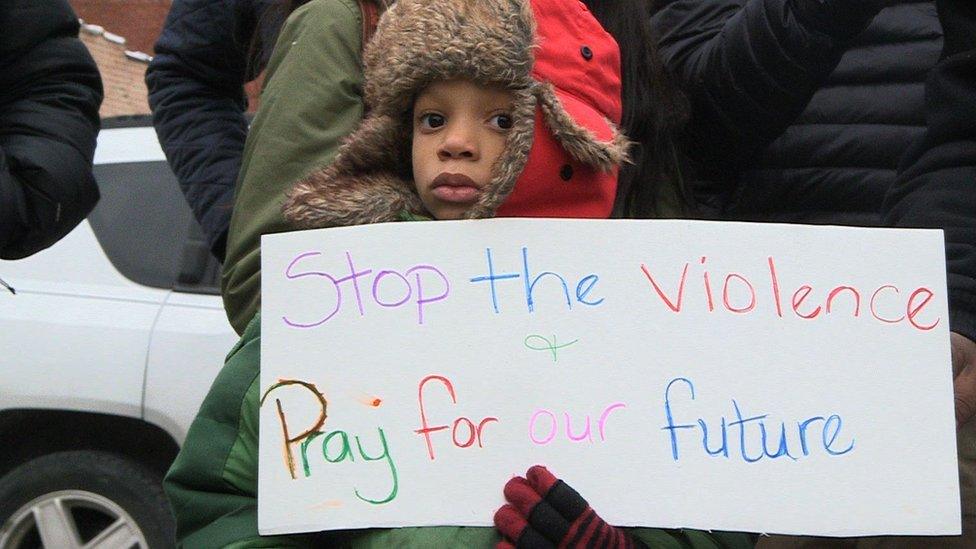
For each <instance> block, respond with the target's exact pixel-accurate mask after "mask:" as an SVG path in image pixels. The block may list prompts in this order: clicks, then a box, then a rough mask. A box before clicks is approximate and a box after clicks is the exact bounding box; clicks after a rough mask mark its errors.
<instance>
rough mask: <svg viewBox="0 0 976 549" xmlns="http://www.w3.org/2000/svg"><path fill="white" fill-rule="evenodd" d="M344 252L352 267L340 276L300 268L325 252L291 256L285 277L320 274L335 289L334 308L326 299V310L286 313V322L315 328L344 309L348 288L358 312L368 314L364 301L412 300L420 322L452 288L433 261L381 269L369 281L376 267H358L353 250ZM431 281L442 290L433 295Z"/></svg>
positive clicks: (390, 305) (395, 302)
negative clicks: (300, 316) (307, 315)
mask: <svg viewBox="0 0 976 549" xmlns="http://www.w3.org/2000/svg"><path fill="white" fill-rule="evenodd" d="M345 254H346V264H347V265H348V267H349V270H348V272H343V273H341V276H335V275H333V274H332V273H327V272H324V271H313V270H304V269H302V268H301V264H302V263H303V262H304V261H305V260H307V259H309V258H312V257H318V256H320V255H322V252H304V253H301V254H298V255H297V256H295V259H293V260H291V263H289V264H288V267H287V268H285V278H287V279H288V280H298V279H301V278H306V277H318V278H319V279H321V281H322V283H323V284H324V286H325V287H326V288H327V289H331V291H333V292H335V300H334V303H335V305H334V306H333V307H332V309H331V310H328V307H329V305H328V304H329V303H331V302H330V301H325V303H326V304H327V305H326V307H325V309H326V310H323V311H322V312H321V313H320V314H319V315H317V316H316V317H314V319H313V320H296V319H294V318H290V317H289V316H287V315H284V316H282V317H281V319H282V320H283V321H284V322H285V324H287V325H288V326H291V327H293V328H315V327H317V326H321V325H322V324H325V323H326V322H328V321H329V320H331V319H332V317H334V316H335V315H337V314H339V312H340V311H341V310H342V309H343V297H344V296H345V297H348V293H349V292H352V295H353V297H355V298H356V308H357V310H358V311H359V316H366V305H365V303H364V301H365V302H370V301H372V303H374V304H376V305H379V306H380V307H385V308H398V307H401V306H403V305H406V304H407V303H408V302H412V303H414V304H416V307H417V323H418V324H423V323H424V307H425V306H426V305H427V304H428V303H434V302H437V301H441V300H443V299H447V296H448V294H449V293H450V291H451V284H450V282H448V280H447V277H446V276H445V275H444V273H443V272H441V270H440V269H438V268H437V267H434V266H432V265H414V266H413V267H410V268H409V269H407V270H406V271H404V272H403V273H401V272H399V271H397V270H394V269H381V270H378V271H376V274H375V275H373V281H372V284H371V285H370V284H369V282H368V279H367V278H368V277H369V275H372V274H373V272H374V270H373V269H361V270H359V269H357V268H356V264H355V263H354V262H353V259H352V254H350V253H349V252H346V253H345ZM364 277H367V278H364ZM360 279H363V285H364V287H363V288H361V287H360ZM432 284H433V287H434V288H439V289H440V293H439V294H437V295H431V292H430V288H431V287H432ZM391 296H396V298H395V299H391V298H390V297H391Z"/></svg>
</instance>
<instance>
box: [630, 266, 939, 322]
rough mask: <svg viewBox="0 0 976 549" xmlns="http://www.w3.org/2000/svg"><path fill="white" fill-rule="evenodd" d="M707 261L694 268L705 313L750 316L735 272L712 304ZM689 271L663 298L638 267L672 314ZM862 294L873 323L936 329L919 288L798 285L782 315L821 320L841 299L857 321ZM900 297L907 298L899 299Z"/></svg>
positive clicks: (750, 303) (754, 297)
mask: <svg viewBox="0 0 976 549" xmlns="http://www.w3.org/2000/svg"><path fill="white" fill-rule="evenodd" d="M707 260H708V258H707V257H706V256H702V257H701V259H700V260H699V263H700V264H701V265H702V271H701V277H702V292H703V293H704V298H705V299H704V303H705V306H706V307H707V308H708V311H709V312H714V311H715V309H716V308H718V306H717V305H716V302H719V303H721V307H722V308H724V309H725V310H726V311H728V312H730V313H733V314H748V313H752V312H753V311H755V310H756V309H757V307H758V305H759V303H760V301H761V300H760V298H759V295H760V293H759V292H758V291H757V290H756V284H754V283H753V281H752V280H750V279H749V278H747V277H746V276H745V275H743V274H741V273H734V272H730V273H727V274H726V275H725V278H724V281H723V283H722V284H721V291H722V293H721V300H717V299H716V296H715V292H714V290H713V288H712V278H711V273H709V271H708V270H707V269H706V268H705V263H706V262H707ZM766 264H767V271H768V273H769V286H768V290H769V298H770V300H769V302H770V303H772V305H773V306H774V307H775V314H776V316H778V317H780V318H783V317H784V306H783V299H782V295H781V290H782V285H781V284H780V280H779V275H778V274H777V272H776V262H775V260H774V259H773V258H772V257H771V256H770V257H767V258H766ZM690 267H691V262H686V263H685V265H684V268H683V269H682V270H681V275H680V277H679V278H678V286H677V289H676V290H674V291H673V292H671V293H670V295H669V293H668V292H667V291H666V290H665V288H664V287H663V286H662V284H661V283H659V282H658V279H657V278H655V277H654V274H653V273H652V272H651V270H650V268H648V266H647V265H645V264H643V263H642V264H641V266H640V268H641V271H643V273H644V276H645V277H646V278H647V280H648V282H649V283H650V284H651V288H652V289H653V290H654V294H653V295H656V296H657V297H658V298H659V299H660V300H661V303H663V304H664V306H665V307H667V308H668V309H669V310H670V311H672V312H674V313H681V311H682V309H683V307H684V296H685V287H686V286H687V281H688V270H689V268H690ZM867 295H870V298H868V307H867V310H868V312H869V313H870V315H871V317H872V318H874V319H875V320H877V321H879V322H884V323H886V324H898V323H901V322H905V321H907V322H908V323H909V324H910V325H911V326H912V327H914V328H915V329H917V330H921V331H928V330H931V329H933V328H935V327H936V326H938V325H939V322H941V320H942V319H941V318H939V317H936V318H934V319H933V318H930V317H925V316H924V315H923V312H924V309H925V308H926V306H927V305H929V303H930V302H931V301H932V298H933V297H935V293H934V292H932V290H931V289H929V288H927V287H925V286H919V287H917V288H914V289H912V290H911V291H906V292H904V293H903V292H902V291H901V289H899V288H898V287H897V286H894V285H892V284H884V285H881V286H878V287H876V288H874V287H871V288H867V289H864V288H858V287H856V286H851V285H838V286H835V287H833V288H828V289H826V290H819V291H818V289H815V288H814V287H813V286H811V285H809V284H801V285H800V286H798V287H797V288H796V290H795V291H794V292H793V294H792V296H791V298H790V300H789V303H788V306H787V308H786V310H787V311H789V312H792V313H793V314H794V315H795V316H797V317H799V318H802V319H806V320H812V319H815V318H817V317H820V316H821V315H828V314H831V313H832V312H833V310H834V309H835V308H836V306H835V302H836V301H838V300H841V298H842V297H843V302H845V303H848V305H847V308H848V309H849V310H850V311H851V312H850V314H851V316H853V317H855V318H859V317H860V316H861V309H862V307H861V302H862V299H863V297H864V296H867ZM906 295H907V299H906V298H905V297H904V296H906ZM879 309H883V310H886V311H893V310H894V311H898V312H902V311H904V314H902V315H901V316H890V315H889V316H885V315H883V314H882V313H881V312H879ZM920 317H923V318H920Z"/></svg>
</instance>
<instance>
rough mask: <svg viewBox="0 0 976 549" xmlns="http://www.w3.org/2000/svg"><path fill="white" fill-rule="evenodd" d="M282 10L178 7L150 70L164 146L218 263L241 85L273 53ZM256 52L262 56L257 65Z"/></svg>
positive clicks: (259, 1) (255, 3)
mask: <svg viewBox="0 0 976 549" xmlns="http://www.w3.org/2000/svg"><path fill="white" fill-rule="evenodd" d="M279 4H280V2H276V1H275V0H216V1H215V0H174V2H173V5H172V7H171V8H170V12H169V15H168V16H167V17H166V23H165V24H164V26H163V31H162V34H160V36H159V40H158V41H157V42H156V54H155V57H154V58H153V60H152V62H150V63H149V69H148V70H147V71H146V85H147V86H148V87H149V105H150V107H151V108H152V111H153V125H154V126H155V127H156V133H157V135H158V136H159V141H160V143H161V144H162V146H163V151H165V153H166V158H167V159H168V160H169V163H170V166H171V167H172V168H173V171H174V172H175V173H176V177H177V179H178V180H179V182H180V187H181V188H182V190H183V194H184V196H185V197H186V200H187V202H189V204H190V207H191V208H192V209H193V213H194V215H195V216H196V218H197V221H199V222H200V225H201V227H202V228H203V232H204V234H205V235H206V236H207V240H208V243H209V244H210V249H211V250H212V251H213V253H214V255H216V256H217V257H218V258H219V259H220V260H221V261H223V257H224V248H225V245H226V241H227V227H228V225H229V224H230V215H231V211H232V208H233V206H234V184H235V181H236V180H237V172H238V171H240V167H241V156H242V154H243V151H244V140H245V138H246V136H247V120H246V119H245V116H244V112H245V110H246V107H247V99H246V96H245V94H244V84H245V83H246V82H248V81H250V80H252V79H254V77H255V76H256V75H257V73H258V72H260V70H261V69H263V67H264V63H265V62H266V61H267V57H268V55H269V54H270V53H271V49H272V46H273V45H274V39H275V36H276V35H277V32H278V28H279V27H280V25H281V22H282V21H281V20H282V18H283V12H281V10H280V9H279V7H278V5H279ZM269 8H271V10H272V11H268V9H269ZM256 32H258V33H259V34H258V35H257V40H255V39H254V38H255V33H256ZM253 51H257V52H259V54H258V55H257V56H256V57H257V59H256V60H255V61H253V62H252V61H251V60H250V59H251V57H252V55H251V54H252V52H253Z"/></svg>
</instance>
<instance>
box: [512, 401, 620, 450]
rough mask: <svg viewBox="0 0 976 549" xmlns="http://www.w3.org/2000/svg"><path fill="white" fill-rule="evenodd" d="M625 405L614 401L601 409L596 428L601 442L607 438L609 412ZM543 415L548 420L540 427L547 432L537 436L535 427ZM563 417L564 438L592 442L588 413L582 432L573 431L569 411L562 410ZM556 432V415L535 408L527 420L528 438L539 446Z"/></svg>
mask: <svg viewBox="0 0 976 549" xmlns="http://www.w3.org/2000/svg"><path fill="white" fill-rule="evenodd" d="M626 407H627V405H626V404H624V403H623V402H614V403H613V404H610V405H609V406H607V407H605V408H604V409H603V413H602V414H600V419H599V421H597V429H598V430H599V432H600V441H601V442H603V441H606V440H607V436H606V426H607V419H609V418H610V413H611V412H613V411H614V410H616V409H618V408H626ZM543 417H546V418H548V421H543V423H542V427H543V428H544V429H545V430H547V431H548V433H547V434H546V435H544V436H541V437H538V436H536V433H538V432H539V429H538V428H537V427H538V426H539V421H540V419H541V418H543ZM563 417H564V418H565V419H566V438H568V439H569V440H571V441H573V442H582V441H584V440H587V441H589V442H593V434H592V432H591V431H590V416H589V415H587V416H586V427H584V428H583V432H582V433H581V434H574V433H573V426H572V420H571V419H570V417H569V412H564V413H563ZM547 424H548V425H547ZM558 433H559V422H558V420H556V415H555V414H553V413H552V412H551V411H549V410H547V409H545V408H540V409H539V410H536V411H535V413H534V414H532V418H531V419H530V420H529V439H530V440H532V442H534V443H535V444H538V445H540V446H545V445H546V444H549V443H550V442H552V441H553V439H555V438H556V435H557V434H558Z"/></svg>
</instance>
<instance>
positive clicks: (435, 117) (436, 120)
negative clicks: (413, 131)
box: [420, 112, 446, 130]
mask: <svg viewBox="0 0 976 549" xmlns="http://www.w3.org/2000/svg"><path fill="white" fill-rule="evenodd" d="M445 122H446V120H445V119H444V115H441V114H437V113H435V112H428V113H424V114H422V115H420V128H421V129H424V130H434V129H437V128H439V127H441V126H443V125H444V123H445Z"/></svg>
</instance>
